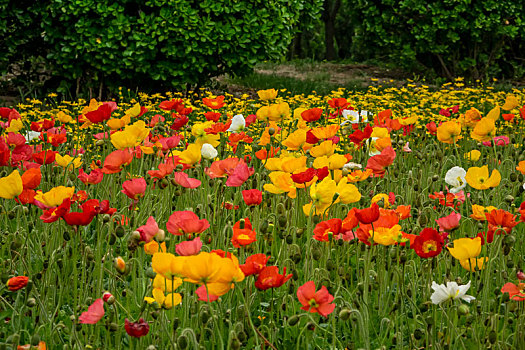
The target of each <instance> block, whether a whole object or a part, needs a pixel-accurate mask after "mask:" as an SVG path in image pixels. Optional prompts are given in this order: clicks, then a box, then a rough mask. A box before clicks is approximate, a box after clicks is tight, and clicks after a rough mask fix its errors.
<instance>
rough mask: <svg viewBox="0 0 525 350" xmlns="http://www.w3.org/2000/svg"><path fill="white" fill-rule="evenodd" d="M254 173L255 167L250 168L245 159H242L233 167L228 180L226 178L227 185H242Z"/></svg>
mask: <svg viewBox="0 0 525 350" xmlns="http://www.w3.org/2000/svg"><path fill="white" fill-rule="evenodd" d="M253 174H254V170H253V168H248V165H247V164H246V163H245V162H244V161H241V162H239V163H238V164H237V166H236V167H235V168H234V169H233V171H232V173H231V175H230V176H229V177H228V180H226V186H228V187H240V186H242V184H244V183H245V182H246V180H248V178H249V177H250V176H251V175H253Z"/></svg>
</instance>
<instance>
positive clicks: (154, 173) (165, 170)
mask: <svg viewBox="0 0 525 350" xmlns="http://www.w3.org/2000/svg"><path fill="white" fill-rule="evenodd" d="M172 163H173V162H172ZM173 170H175V167H174V166H173V165H172V164H170V163H160V164H159V170H148V175H149V176H151V177H152V178H153V181H156V180H160V179H163V178H165V177H166V176H168V175H169V174H171V173H172V172H173Z"/></svg>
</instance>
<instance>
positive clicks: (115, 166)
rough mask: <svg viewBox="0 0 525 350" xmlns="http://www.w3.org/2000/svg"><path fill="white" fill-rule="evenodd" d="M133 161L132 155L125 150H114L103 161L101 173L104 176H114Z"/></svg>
mask: <svg viewBox="0 0 525 350" xmlns="http://www.w3.org/2000/svg"><path fill="white" fill-rule="evenodd" d="M132 160H133V155H132V154H131V153H130V152H129V151H126V150H116V151H113V152H111V153H110V154H108V155H107V156H106V159H104V167H103V168H102V172H103V173H104V174H115V173H118V172H120V171H121V170H122V167H123V166H125V165H129V164H130V163H131V161H132Z"/></svg>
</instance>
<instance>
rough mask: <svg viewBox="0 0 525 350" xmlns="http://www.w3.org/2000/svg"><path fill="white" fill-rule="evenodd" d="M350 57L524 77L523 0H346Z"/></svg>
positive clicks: (455, 72) (445, 71) (450, 72)
mask: <svg viewBox="0 0 525 350" xmlns="http://www.w3.org/2000/svg"><path fill="white" fill-rule="evenodd" d="M346 6H347V9H348V11H349V12H351V13H352V19H351V22H352V23H353V24H354V32H353V33H352V34H350V36H351V37H352V43H353V47H352V53H353V55H354V57H355V58H357V59H363V58H372V57H376V58H381V59H383V60H390V61H393V62H399V64H401V65H403V66H404V67H405V68H412V69H414V68H419V69H423V70H427V69H433V70H434V71H436V72H437V73H438V74H439V75H442V76H447V77H449V78H451V77H453V76H467V77H471V78H474V79H481V78H484V77H486V76H487V75H488V76H508V77H515V76H523V74H524V72H525V70H524V63H525V55H524V52H525V18H524V17H523V14H524V13H525V2H524V1H516V0H483V1H476V0H348V1H346Z"/></svg>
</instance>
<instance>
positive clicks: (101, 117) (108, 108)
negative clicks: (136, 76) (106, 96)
mask: <svg viewBox="0 0 525 350" xmlns="http://www.w3.org/2000/svg"><path fill="white" fill-rule="evenodd" d="M116 109H117V104H116V103H115V102H105V103H103V104H102V105H100V106H99V107H98V108H97V109H96V110H94V111H91V112H88V113H86V114H85V116H86V118H87V119H88V120H89V121H90V122H92V123H93V124H97V123H100V122H103V121H106V120H108V119H109V118H111V113H112V112H113V111H114V110H116Z"/></svg>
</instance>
